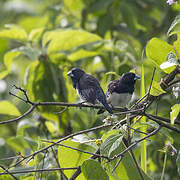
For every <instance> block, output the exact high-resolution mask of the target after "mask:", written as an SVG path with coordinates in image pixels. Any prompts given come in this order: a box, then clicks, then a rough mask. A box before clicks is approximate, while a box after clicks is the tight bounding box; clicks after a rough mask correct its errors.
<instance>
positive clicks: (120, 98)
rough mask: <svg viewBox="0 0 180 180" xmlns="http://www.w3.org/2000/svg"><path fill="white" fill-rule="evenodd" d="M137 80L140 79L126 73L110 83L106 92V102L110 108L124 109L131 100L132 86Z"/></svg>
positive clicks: (131, 73) (130, 73) (135, 75)
mask: <svg viewBox="0 0 180 180" xmlns="http://www.w3.org/2000/svg"><path fill="white" fill-rule="evenodd" d="M138 79H140V77H139V76H138V75H137V74H135V73H133V72H127V73H125V74H124V75H122V76H121V77H120V78H119V79H117V80H113V81H111V82H110V83H109V84H108V88H107V91H106V97H107V102H108V103H111V105H112V106H121V107H125V106H126V105H127V104H128V103H129V102H130V100H131V98H132V94H133V92H134V86H135V83H136V80H138Z"/></svg>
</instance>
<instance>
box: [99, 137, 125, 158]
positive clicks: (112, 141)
mask: <svg viewBox="0 0 180 180" xmlns="http://www.w3.org/2000/svg"><path fill="white" fill-rule="evenodd" d="M122 138H123V136H122V134H116V135H111V136H109V137H108V138H107V139H106V140H105V141H104V143H103V144H102V145H101V148H100V149H101V154H107V155H108V157H112V156H111V155H112V154H113V152H114V151H115V150H116V149H117V148H119V146H120V144H121V143H122Z"/></svg>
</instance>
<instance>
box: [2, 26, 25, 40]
mask: <svg viewBox="0 0 180 180" xmlns="http://www.w3.org/2000/svg"><path fill="white" fill-rule="evenodd" d="M6 28H7V29H4V30H2V31H0V38H9V39H13V40H17V41H27V40H28V36H27V33H26V31H25V30H24V29H23V28H21V27H19V26H16V25H10V24H7V25H6Z"/></svg>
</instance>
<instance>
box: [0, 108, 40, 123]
mask: <svg viewBox="0 0 180 180" xmlns="http://www.w3.org/2000/svg"><path fill="white" fill-rule="evenodd" d="M36 106H37V105H32V106H31V107H30V108H29V109H28V110H27V111H26V112H25V113H24V114H22V115H21V116H19V117H17V118H14V119H10V120H7V121H2V122H0V125H2V124H8V123H13V122H17V121H19V120H20V119H22V118H24V117H25V116H27V115H28V114H30V113H31V112H32V111H33V110H34V109H35V108H36Z"/></svg>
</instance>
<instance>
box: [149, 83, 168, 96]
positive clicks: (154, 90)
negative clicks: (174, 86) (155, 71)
mask: <svg viewBox="0 0 180 180" xmlns="http://www.w3.org/2000/svg"><path fill="white" fill-rule="evenodd" d="M164 93H166V91H164V90H163V89H162V88H161V86H160V85H159V83H158V82H156V81H153V83H152V86H151V91H150V94H151V95H153V96H159V95H160V94H164Z"/></svg>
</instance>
